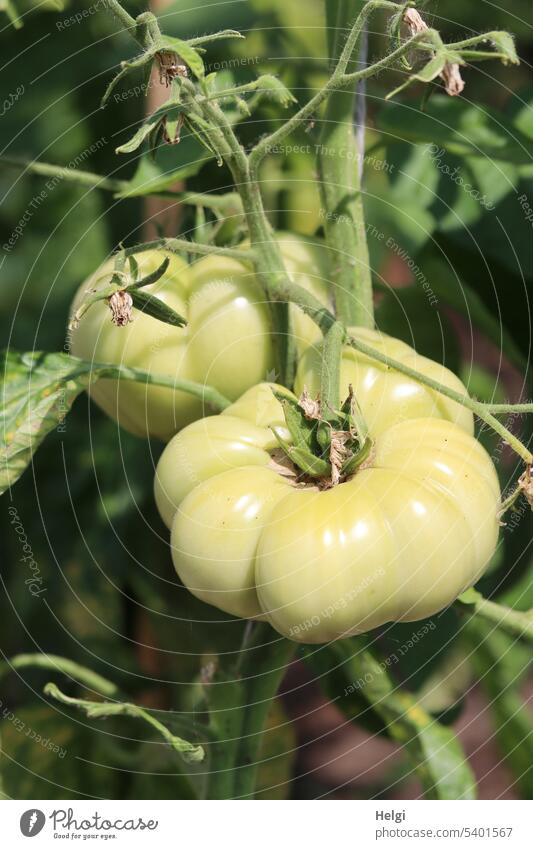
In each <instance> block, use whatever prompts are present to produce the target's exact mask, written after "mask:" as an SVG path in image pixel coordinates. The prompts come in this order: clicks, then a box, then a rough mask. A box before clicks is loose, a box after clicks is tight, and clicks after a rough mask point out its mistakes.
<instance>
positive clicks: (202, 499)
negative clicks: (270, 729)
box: [155, 364, 500, 643]
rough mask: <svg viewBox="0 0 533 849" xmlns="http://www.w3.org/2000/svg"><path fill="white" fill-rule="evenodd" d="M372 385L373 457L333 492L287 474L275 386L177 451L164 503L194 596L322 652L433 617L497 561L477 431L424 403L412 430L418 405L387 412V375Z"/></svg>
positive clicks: (165, 470) (490, 475)
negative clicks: (389, 626)
mask: <svg viewBox="0 0 533 849" xmlns="http://www.w3.org/2000/svg"><path fill="white" fill-rule="evenodd" d="M435 368H438V367H437V365H436V364H435ZM369 373H371V372H369ZM372 375H373V378H374V386H375V384H376V383H378V384H379V383H381V384H382V386H381V392H378V389H379V387H376V386H375V392H376V393H378V395H377V396H376V397H379V398H380V404H379V406H378V408H375V407H374V406H373V400H374V396H368V395H367V396H365V395H364V394H363V396H362V397H361V398H360V399H358V400H359V401H360V404H361V407H362V410H363V414H364V415H367V413H370V412H373V414H374V418H373V420H372V428H371V434H372V436H373V438H374V448H373V452H372V454H371V457H370V459H369V460H368V461H367V462H365V464H364V465H363V466H361V467H360V468H359V469H358V470H357V471H356V473H355V474H353V476H352V477H350V478H349V479H348V480H346V481H345V482H343V483H340V484H338V485H337V486H335V487H332V488H329V489H320V488H319V487H318V486H316V485H315V484H313V483H309V482H306V481H305V480H302V479H298V478H297V477H296V476H295V475H292V476H291V475H290V473H288V470H287V467H286V465H285V464H280V463H279V460H278V458H277V456H276V448H277V441H276V439H275V437H274V435H273V432H272V429H271V428H272V427H274V428H276V427H283V412H282V408H281V405H280V404H279V402H278V401H277V400H275V399H274V396H273V395H272V394H270V395H269V394H268V393H269V392H270V387H269V386H268V385H266V384H263V385H260V386H257V387H254V388H253V389H251V390H249V391H248V392H247V393H245V395H244V396H243V398H241V399H239V401H238V402H237V403H236V404H234V405H232V406H231V407H229V408H228V409H227V410H225V411H224V412H223V413H222V414H220V415H219V416H212V417H209V418H205V419H202V420H200V421H197V422H195V423H194V424H191V425H190V426H189V427H187V428H185V429H184V430H183V431H181V433H179V434H177V435H176V436H175V437H174V438H173V439H172V440H171V442H170V443H169V444H168V445H167V447H166V448H165V450H164V452H163V454H162V456H161V458H160V460H159V464H158V467H157V471H156V477H155V496H156V501H157V504H158V507H159V510H160V512H161V515H162V517H163V519H164V520H165V522H166V523H167V524H168V525H169V526H170V527H171V546H172V557H173V561H174V565H175V568H176V571H177V572H178V575H179V577H180V578H181V580H182V581H183V583H184V584H185V586H186V587H188V589H189V590H190V591H191V592H192V593H193V594H194V595H196V596H197V597H198V598H200V599H202V600H204V601H206V602H208V603H210V604H213V605H214V606H215V607H218V608H219V609H221V610H224V611H226V612H228V613H231V614H233V615H234V616H239V617H245V618H254V619H265V620H267V621H269V622H270V623H271V624H272V626H273V627H274V628H275V629H276V630H277V631H278V632H279V633H280V634H282V635H283V636H285V637H288V638H289V639H293V640H296V641H299V642H304V643H321V642H326V641H329V640H333V639H338V638H341V637H347V636H349V635H353V634H359V633H363V632H365V631H368V630H370V629H372V628H375V627H377V626H379V625H382V624H384V623H385V622H390V621H411V620H416V619H422V618H425V617H428V616H430V615H432V614H434V613H436V612H437V611H438V610H441V609H442V608H443V607H445V606H447V605H448V604H450V603H451V602H452V601H453V600H454V599H455V598H456V597H457V596H458V595H459V594H460V593H461V592H462V591H463V590H465V589H466V588H468V587H469V586H471V585H472V584H474V583H475V582H476V581H477V580H478V578H479V577H480V576H481V574H482V573H483V571H484V569H485V568H486V566H487V564H488V562H489V560H490V559H491V556H492V554H493V553H494V550H495V547H496V543H497V538H498V516H497V513H498V509H499V504H500V492H499V485H498V479H497V476H496V472H495V470H494V466H493V464H492V462H491V460H490V458H489V456H488V455H487V453H486V452H485V450H484V449H483V447H482V446H481V445H480V444H479V443H478V442H477V441H476V440H475V439H474V438H473V437H472V435H471V421H470V419H469V418H466V417H461V416H458V415H456V414H455V413H456V411H455V410H450V409H444V408H440V409H439V408H437V407H434V406H431V407H430V408H429V413H425V414H423V415H422V416H421V415H420V398H419V397H418V396H417V395H416V393H414V394H413V395H412V397H413V407H412V409H411V412H412V414H413V415H412V416H410V415H409V413H410V409H409V394H408V393H407V395H406V398H404V401H405V405H402V406H399V405H395V394H394V392H392V394H391V396H390V399H389V400H391V401H392V410H391V409H388V407H387V399H388V398H389V391H391V386H390V385H389V375H388V373H387V372H383V373H379V372H378V373H375V372H373V373H372ZM405 385H408V384H405ZM428 403H429V401H428ZM439 413H440V415H441V417H439ZM450 414H452V415H450ZM449 418H455V421H451V420H448V419H449ZM282 435H283V437H284V439H285V440H288V439H290V437H289V435H288V432H287V431H286V430H284V431H283V433H282Z"/></svg>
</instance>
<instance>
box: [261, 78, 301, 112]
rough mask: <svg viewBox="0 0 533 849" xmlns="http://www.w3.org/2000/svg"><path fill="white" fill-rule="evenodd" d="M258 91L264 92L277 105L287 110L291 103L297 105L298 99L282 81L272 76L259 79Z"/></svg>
mask: <svg viewBox="0 0 533 849" xmlns="http://www.w3.org/2000/svg"><path fill="white" fill-rule="evenodd" d="M257 91H258V92H262V93H263V94H264V95H266V96H267V97H269V98H270V99H271V100H273V101H274V102H275V103H279V104H280V106H283V107H284V108H286V107H287V106H289V105H290V104H291V103H296V98H295V97H294V95H293V94H292V92H290V91H289V89H288V88H287V86H286V85H284V84H283V83H282V82H281V80H279V79H278V78H277V77H275V76H273V75H272V74H263V75H262V76H260V77H259V78H258V79H257Z"/></svg>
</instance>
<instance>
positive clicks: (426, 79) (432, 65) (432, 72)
mask: <svg viewBox="0 0 533 849" xmlns="http://www.w3.org/2000/svg"><path fill="white" fill-rule="evenodd" d="M447 61H448V60H447V57H446V54H445V53H443V52H441V51H439V53H437V55H436V56H433V57H432V58H431V59H430V60H429V62H427V64H426V65H424V67H423V68H421V69H420V71H418V72H417V73H416V74H411V75H410V76H409V77H408V78H407V79H406V80H405V82H403V83H402V84H401V85H399V86H398V88H395V89H394V91H391V92H389V93H388V94H387V95H386V97H385V100H390V99H391V98H392V97H395V96H396V95H397V94H399V93H400V92H401V91H403V90H404V89H405V88H407V87H408V86H410V85H412V83H414V82H421V83H430V82H432V81H433V80H435V79H436V78H437V77H438V76H439V74H441V73H442V71H443V69H444V66H445V65H446V63H447Z"/></svg>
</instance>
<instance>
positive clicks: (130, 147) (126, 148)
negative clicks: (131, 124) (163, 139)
mask: <svg viewBox="0 0 533 849" xmlns="http://www.w3.org/2000/svg"><path fill="white" fill-rule="evenodd" d="M158 123H159V119H158V120H157V121H148V122H147V123H146V124H143V125H142V127H139V129H138V130H137V132H136V133H135V134H134V135H133V136H132V137H131V139H130V140H129V141H128V142H125V143H124V144H121V145H120V147H117V148H116V149H115V153H133V151H134V150H137V149H138V148H139V147H140V146H141V144H142V143H143V141H144V140H145V138H146V137H147V136H148V135H150V133H151V132H152V130H153V129H155V127H157V125H158Z"/></svg>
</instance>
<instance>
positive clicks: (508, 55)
mask: <svg viewBox="0 0 533 849" xmlns="http://www.w3.org/2000/svg"><path fill="white" fill-rule="evenodd" d="M490 41H491V44H492V45H493V46H494V47H495V48H496V50H497V51H498V53H499V54H500V58H501V60H502V62H503V64H504V65H508V64H511V65H519V64H520V60H519V58H518V55H517V52H516V47H515V43H514V38H513V37H512V35H511V34H510V33H508V32H504V31H503V30H502V31H496V32H491V33H490Z"/></svg>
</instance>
